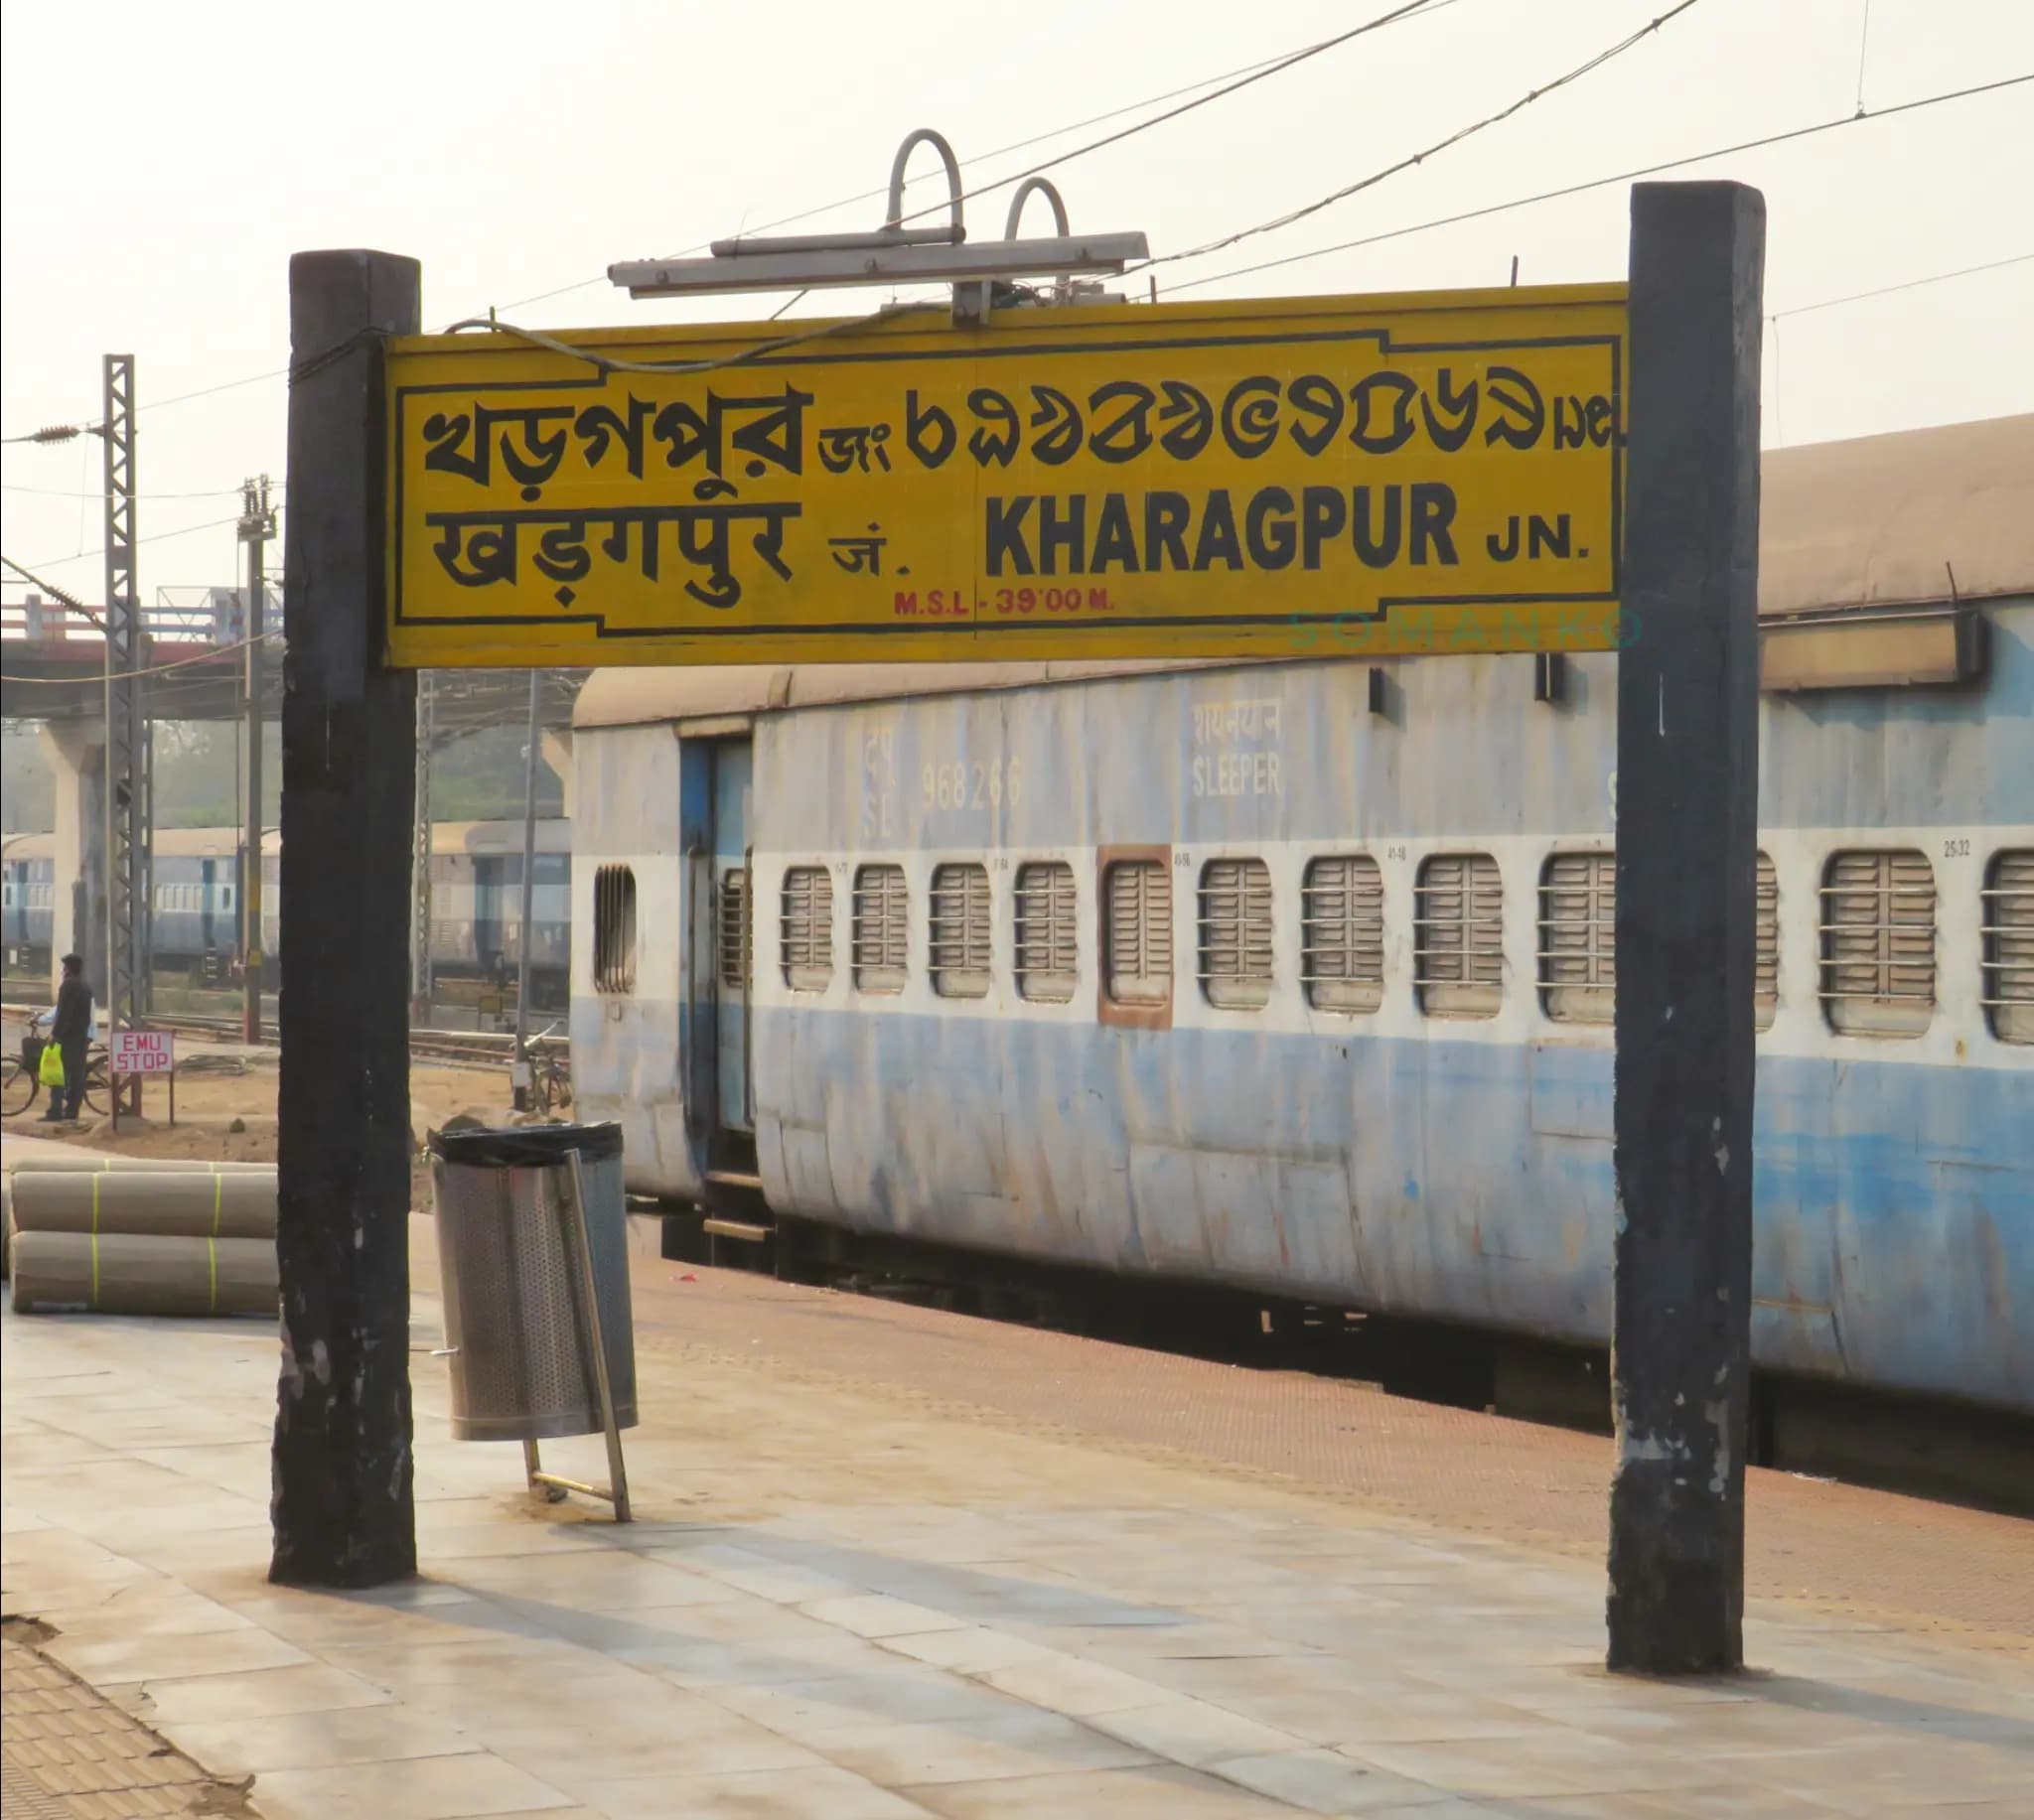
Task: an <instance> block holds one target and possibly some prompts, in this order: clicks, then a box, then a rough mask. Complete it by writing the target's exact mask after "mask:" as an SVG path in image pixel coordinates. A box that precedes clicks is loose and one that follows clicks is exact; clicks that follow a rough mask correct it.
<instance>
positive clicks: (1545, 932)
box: [1539, 853, 1617, 1024]
mask: <svg viewBox="0 0 2034 1820" xmlns="http://www.w3.org/2000/svg"><path fill="white" fill-rule="evenodd" d="M1616 987H1617V855H1616V854H1614V853H1550V854H1548V855H1547V856H1546V864H1545V865H1544V866H1542V867H1541V868H1540V872H1539V1003H1540V1006H1541V1008H1542V1009H1543V1010H1544V1011H1545V1012H1546V1015H1547V1016H1548V1017H1549V1018H1553V1019H1555V1020H1556V1021H1558V1022H1560V1023H1563V1024H1608V1023H1609V1022H1610V1021H1611V1018H1612V1016H1613V1015H1614V1007H1615V1003H1616Z"/></svg>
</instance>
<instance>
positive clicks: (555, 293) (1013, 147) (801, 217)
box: [264, 0, 1457, 376]
mask: <svg viewBox="0 0 2034 1820" xmlns="http://www.w3.org/2000/svg"><path fill="white" fill-rule="evenodd" d="M1456 4H1457V0H1425V4H1423V5H1419V6H1416V7H1410V8H1404V9H1401V15H1402V16H1403V17H1407V18H1410V17H1413V16H1415V15H1416V16H1418V17H1420V18H1424V17H1426V16H1427V15H1429V14H1432V13H1438V12H1440V11H1441V10H1442V9H1443V8H1445V7H1450V6H1454V5H1456ZM1359 29H1360V30H1364V31H1369V30H1374V29H1375V27H1374V26H1366V27H1362V28H1359ZM1339 42H1340V40H1339V39H1321V40H1318V41H1316V42H1315V43H1313V44H1311V45H1302V46H1301V47H1300V48H1299V49H1298V50H1297V51H1281V52H1280V53H1278V55H1277V56H1275V57H1266V58H1262V59H1260V60H1259V61H1258V62H1256V63H1253V64H1243V65H1241V66H1239V67H1238V68H1236V69H1234V70H1224V71H1222V73H1221V74H1219V75H1207V76H1203V77H1202V78H1201V79H1200V80H1199V81H1196V82H1187V83H1184V84H1183V85H1181V86H1180V87H1178V88H1168V89H1166V90H1164V91H1163V92H1162V93H1160V94H1151V95H1146V96H1145V97H1144V98H1143V99H1142V100H1140V101H1125V102H1124V103H1123V104H1122V105H1121V106H1119V107H1108V108H1104V109H1103V110H1102V111H1101V112H1100V113H1098V114H1090V115H1089V116H1088V117H1087V118H1086V119H1083V120H1070V121H1069V122H1068V123H1067V124H1066V125H1065V126H1055V127H1051V128H1049V129H1047V130H1046V131H1045V132H1042V133H1033V134H1031V135H1030V136H1029V137H1027V138H1023V139H1013V140H1011V141H1010V143H1009V144H1008V145H999V146H996V147H994V148H992V149H991V150H989V151H986V152H977V153H975V154H974V156H973V157H971V158H963V159H961V160H960V167H961V169H962V170H965V169H967V167H968V166H970V165H978V164H987V163H988V162H989V160H991V159H993V158H1007V157H1008V156H1009V155H1010V154H1011V153H1012V152H1023V151H1029V150H1030V148H1031V147H1033V146H1034V145H1043V144H1044V143H1045V142H1046V141H1047V140H1049V139H1064V138H1065V137H1066V136H1067V135H1068V134H1069V133H1078V132H1081V131H1082V130H1084V129H1085V128H1087V127H1090V126H1099V125H1100V124H1101V123H1102V122H1103V121H1104V120H1117V119H1120V118H1121V117H1122V116H1123V115H1124V114H1133V113H1136V112H1137V111H1138V110H1139V109H1141V108H1146V107H1158V106H1162V105H1163V104H1164V103H1165V102H1167V101H1173V100H1177V99H1178V98H1179V97H1180V96H1181V95H1186V94H1193V93H1194V92H1195V91H1196V90H1198V89H1202V88H1209V87H1213V86H1214V85H1215V84H1216V83H1218V82H1231V81H1234V80H1235V78H1237V77H1239V76H1249V77H1255V76H1257V75H1260V74H1269V73H1270V72H1271V71H1272V70H1274V69H1277V68H1282V67H1283V66H1285V65H1288V64H1292V63H1297V62H1300V61H1302V60H1303V59H1305V58H1308V57H1312V56H1314V55H1315V54H1316V53H1318V52H1321V51H1326V50H1330V49H1332V48H1333V47H1334V45H1336V44H1337V43H1339ZM1225 92H1227V91H1225ZM1208 98H1209V99H1210V100H1213V99H1215V98H1216V97H1214V96H1212V95H1211V96H1209V97H1208ZM1196 105H1197V106H1198V105H1199V103H1198V102H1197V103H1196ZM1161 117H1162V118H1167V119H1169V118H1171V117H1172V116H1171V115H1165V116H1161ZM1148 124H1151V125H1156V124H1158V122H1157V121H1156V120H1154V121H1151V122H1149V123H1148ZM1137 130H1141V127H1140V128H1139V129H1137ZM1118 136H1119V137H1120V136H1123V135H1118ZM1101 143H1103V144H1109V143H1113V141H1112V140H1105V141H1102V142H1101ZM1086 149H1088V150H1093V149H1095V148H1093V147H1089V148H1086ZM1079 156H1081V153H1080V152H1072V153H1069V154H1068V157H1070V158H1073V157H1079ZM1061 162H1064V161H1061ZM1044 168H1045V167H1043V166H1041V167H1040V169H1044ZM1029 175H1033V173H1030V172H1021V171H1020V172H1017V173H1016V174H1015V175H1013V176H1012V177H1009V178H1000V179H998V180H997V182H996V183H995V184H992V185H989V186H986V187H985V188H986V189H998V188H1001V187H1002V186H1003V185H1004V184H1005V183H1017V182H1021V181H1022V180H1023V179H1024V178H1025V177H1026V176H1029ZM984 193H985V192H984V191H974V192H968V193H966V194H963V196H962V198H961V200H962V201H963V202H964V201H966V200H967V195H969V194H971V195H981V194H984ZM889 194H890V191H889V186H888V185H887V184H886V185H879V186H878V187H877V188H875V189H873V190H861V191H857V192H856V193H855V194H854V195H853V196H843V197H840V198H839V199H837V200H836V201H834V202H830V203H820V204H818V205H817V206H816V207H814V208H811V209H800V210H798V212H797V213H795V214H782V215H779V216H778V217H777V218H776V219H775V220H771V221H765V222H764V223H763V224H762V225H761V226H759V227H758V228H757V229H756V230H755V231H756V232H757V233H759V234H764V233H770V232H773V231H774V230H775V229H777V228H779V227H793V226H796V225H797V224H798V223H799V221H809V220H810V219H812V217H813V216H814V215H821V214H831V213H832V212H833V211H834V210H836V209H851V208H853V207H854V205H855V204H857V203H873V202H881V201H883V200H884V199H885V198H886V197H887V196H888V195H889ZM938 207H940V205H935V206H934V210H930V211H929V210H920V211H918V212H920V213H924V212H931V211H936V210H937V209H938ZM906 218H907V219H916V218H917V217H916V214H914V215H911V216H907V217H906ZM710 244H711V243H710V242H709V241H706V240H701V241H700V242H699V243H698V244H697V245H695V246H688V247H685V248H683V249H682V250H681V251H679V252H676V253H673V254H671V257H672V258H674V259H682V258H685V257H687V256H689V255H690V254H693V253H703V252H705V251H706V250H707V248H708V246H709V245H710ZM607 282H608V275H607V273H605V272H598V273H596V274H595V275H594V276H593V277H591V278H580V279H576V280H575V281H574V282H573V283H571V284H561V285H559V286H557V287H556V288H555V289H553V290H549V291H539V292H537V293H536V295H535V296H533V297H518V298H517V299H515V301H514V302H512V303H506V304H503V305H501V306H500V308H502V309H504V310H520V309H522V308H524V307H525V306H527V305H529V304H535V303H549V302H550V300H551V299H552V298H554V297H565V296H568V295H569V294H570V293H572V292H574V291H588V290H591V289H592V288H593V287H594V286H595V285H600V284H606V283H607ZM264 376H266V375H264Z"/></svg>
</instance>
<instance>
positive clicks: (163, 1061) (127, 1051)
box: [111, 1030, 177, 1074]
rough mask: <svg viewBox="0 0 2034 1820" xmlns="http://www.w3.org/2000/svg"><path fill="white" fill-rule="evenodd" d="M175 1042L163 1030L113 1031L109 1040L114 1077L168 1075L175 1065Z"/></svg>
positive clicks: (171, 1036) (172, 1037)
mask: <svg viewBox="0 0 2034 1820" xmlns="http://www.w3.org/2000/svg"><path fill="white" fill-rule="evenodd" d="M176 1042H177V1040H176V1038H175V1036H173V1035H172V1034H171V1033H170V1032H169V1031H166V1030H116V1031H114V1032H113V1036H112V1044H111V1049H112V1056H113V1072H114V1073H115V1074H168V1073H170V1072H172V1071H173V1070H174V1069H175V1067H176V1065H177V1048H176Z"/></svg>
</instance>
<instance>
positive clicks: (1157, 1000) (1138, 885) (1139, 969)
mask: <svg viewBox="0 0 2034 1820" xmlns="http://www.w3.org/2000/svg"><path fill="white" fill-rule="evenodd" d="M1105 945H1106V949H1107V955H1106V975H1107V982H1108V996H1109V997H1110V998H1112V999H1114V1000H1115V1001H1116V1002H1117V1003H1118V1004H1120V1005H1168V1004H1170V1003H1171V1002H1172V876H1171V874H1170V873H1169V872H1168V871H1167V870H1166V868H1165V867H1163V866H1161V865H1160V864H1159V863H1158V862H1157V861H1156V860H1118V861H1116V862H1115V863H1114V864H1113V865H1112V866H1110V867H1109V869H1108V939H1107V942H1106V944H1105Z"/></svg>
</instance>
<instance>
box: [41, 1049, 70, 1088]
mask: <svg viewBox="0 0 2034 1820" xmlns="http://www.w3.org/2000/svg"><path fill="white" fill-rule="evenodd" d="M36 1073H37V1076H38V1077H39V1078H40V1079H41V1081H42V1083H43V1085H44V1086H46V1087H61V1086H63V1084H64V1051H63V1050H60V1049H59V1048H58V1047H57V1046H56V1045H55V1044H54V1043H52V1044H49V1045H47V1046H45V1048H44V1050H43V1058H42V1060H41V1061H39V1062H37V1063H36Z"/></svg>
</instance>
